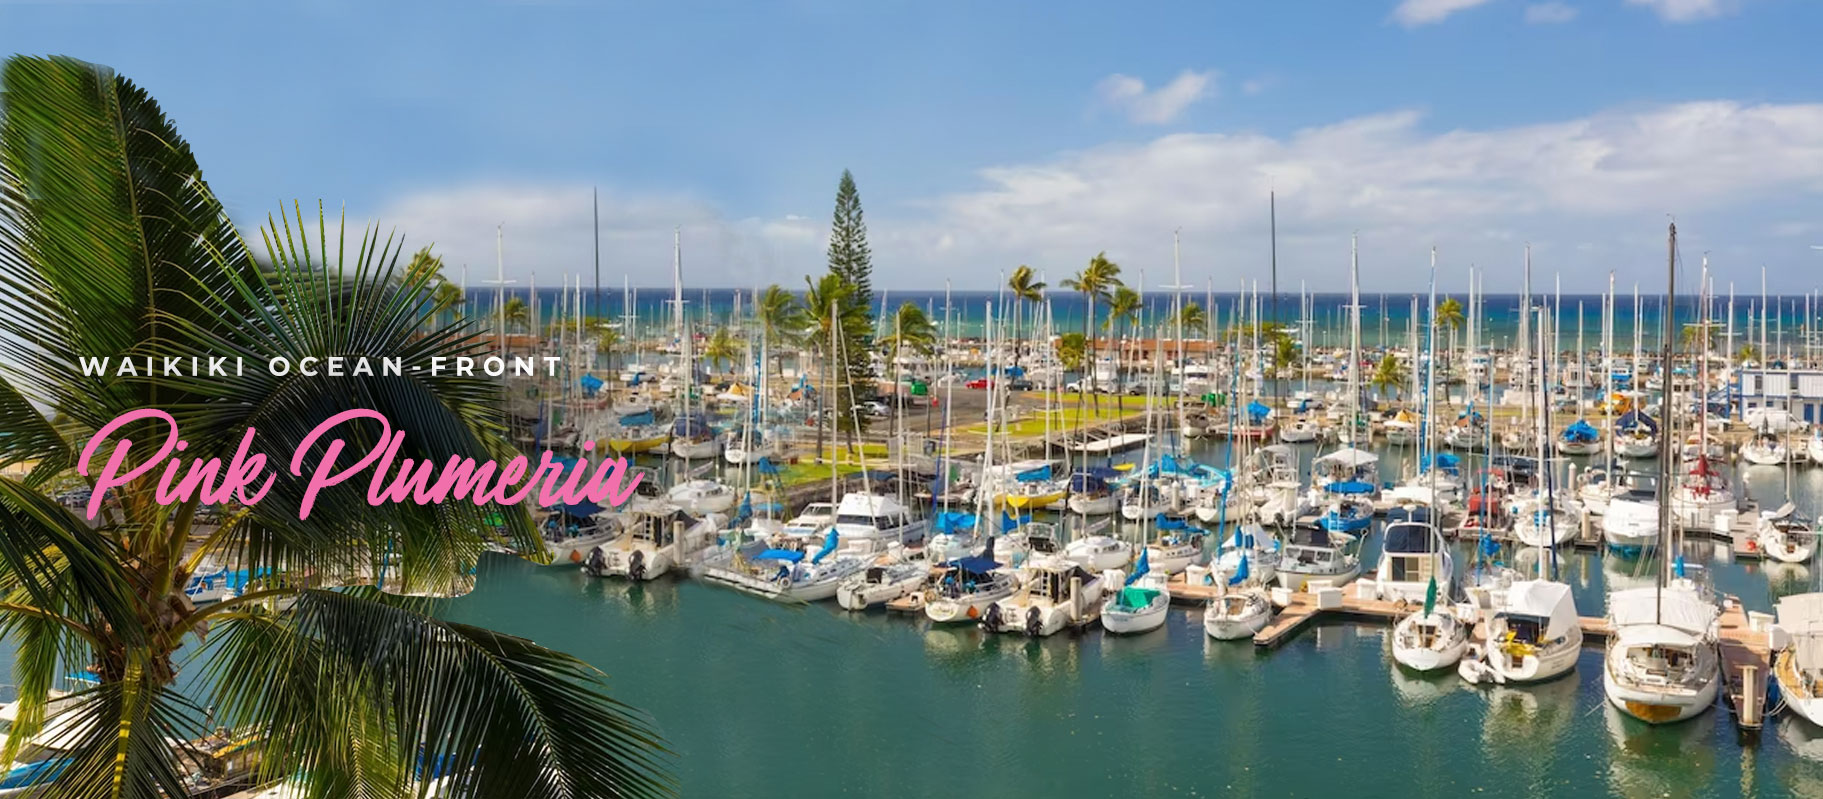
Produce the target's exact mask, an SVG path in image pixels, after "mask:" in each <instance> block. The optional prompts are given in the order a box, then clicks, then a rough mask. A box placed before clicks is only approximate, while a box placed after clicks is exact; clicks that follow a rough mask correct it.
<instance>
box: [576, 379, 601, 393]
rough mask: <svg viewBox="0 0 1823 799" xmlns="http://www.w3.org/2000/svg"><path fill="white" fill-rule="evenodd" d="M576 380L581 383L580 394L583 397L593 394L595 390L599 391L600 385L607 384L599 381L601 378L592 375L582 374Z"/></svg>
mask: <svg viewBox="0 0 1823 799" xmlns="http://www.w3.org/2000/svg"><path fill="white" fill-rule="evenodd" d="M576 382H577V383H579V384H581V385H582V394H583V396H585V397H593V396H595V392H597V391H600V390H601V387H602V386H605V385H607V384H606V383H603V382H601V378H599V377H596V376H594V375H583V376H582V378H581V379H580V380H577V381H576Z"/></svg>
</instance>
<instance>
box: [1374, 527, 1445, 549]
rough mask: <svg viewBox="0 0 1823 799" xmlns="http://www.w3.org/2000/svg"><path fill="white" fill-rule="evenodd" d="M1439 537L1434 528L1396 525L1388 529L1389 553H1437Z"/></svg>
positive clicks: (1387, 546)
mask: <svg viewBox="0 0 1823 799" xmlns="http://www.w3.org/2000/svg"><path fill="white" fill-rule="evenodd" d="M1436 543H1437V536H1436V535H1435V534H1434V531H1433V530H1432V528H1430V527H1429V526H1427V525H1420V524H1395V525H1391V526H1389V527H1387V528H1386V545H1385V547H1384V549H1385V550H1386V551H1387V552H1394V553H1429V552H1434V551H1436Z"/></svg>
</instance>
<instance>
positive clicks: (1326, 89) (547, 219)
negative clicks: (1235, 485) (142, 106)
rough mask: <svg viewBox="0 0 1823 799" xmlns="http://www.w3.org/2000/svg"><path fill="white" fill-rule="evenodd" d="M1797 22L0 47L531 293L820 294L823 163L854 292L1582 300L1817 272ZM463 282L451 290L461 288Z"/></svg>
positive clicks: (568, 29) (504, 32) (1794, 287)
mask: <svg viewBox="0 0 1823 799" xmlns="http://www.w3.org/2000/svg"><path fill="white" fill-rule="evenodd" d="M1816 31H1823V4H1818V3H1814V2H1807V1H1806V0H1562V2H1529V3H1528V2H1516V1H1514V0H1403V1H1402V0H1348V1H1347V2H1340V1H1338V2H1329V3H1220V4H1217V3H1182V4H1174V3H1158V4H1143V5H1134V4H1089V3H928V2H926V3H914V2H881V3H850V2H796V3H766V4H760V3H752V4H736V3H700V4H692V3H662V4H661V3H648V4H599V5H598V4H584V3H563V2H557V3H541V4H511V5H479V4H467V3H462V4H448V6H447V7H446V5H445V4H408V3H377V4H357V3H339V2H322V3H316V2H313V3H274V4H230V3H186V4H178V5H176V6H168V5H164V4H160V5H157V6H154V5H152V4H139V3H103V4H92V5H82V4H77V5H71V4H62V3H57V4H52V3H45V4H37V3H18V2H9V0H0V50H3V51H6V52H27V53H61V54H68V55H73V56H77V57H80V58H84V59H88V60H92V61H98V62H102V63H106V64H109V65H111V66H114V67H115V68H117V69H119V70H121V71H122V72H123V73H125V74H126V75H128V76H129V77H131V78H132V79H134V80H135V81H137V82H139V83H141V84H142V85H144V86H146V87H147V88H148V89H150V90H151V91H152V92H153V94H154V95H155V96H157V97H158V98H159V99H160V101H161V102H162V103H163V104H164V105H165V107H166V109H167V111H168V112H169V113H170V114H171V115H172V116H173V117H174V118H175V119H176V120H177V122H178V125H179V127H180V129H181V130H182V131H183V132H184V133H185V135H186V136H187V137H188V138H189V139H190V141H191V142H192V144H193V145H194V146H195V147H196V149H197V151H198V153H199V156H200V157H201V159H202V162H203V165H204V169H205V172H206V175H207V177H208V178H209V179H210V181H211V183H212V184H213V185H214V187H215V188H216V190H217V192H218V193H219V194H221V195H222V196H223V197H224V199H225V200H226V201H227V202H228V203H229V205H230V207H231V209H232V210H233V211H234V213H235V214H236V215H237V217H238V218H240V219H241V220H243V222H246V223H248V224H257V223H258V221H259V219H260V217H261V215H262V214H264V213H265V212H266V211H267V210H269V209H271V208H273V207H275V206H276V205H277V203H279V202H280V201H288V200H290V199H293V198H298V199H303V200H306V201H310V200H313V199H316V198H322V199H324V200H325V201H327V202H329V203H330V204H331V205H332V206H345V207H346V208H347V210H348V214H349V216H350V217H351V218H352V219H355V220H359V221H361V222H367V221H370V220H379V221H380V222H381V224H383V225H385V226H387V227H389V228H390V227H395V226H396V227H398V228H400V229H402V231H403V232H404V233H405V234H406V235H407V236H408V237H409V238H410V239H411V240H412V241H414V242H431V241H434V242H436V244H437V245H438V248H439V250H441V251H443V252H444V253H445V255H446V257H447V258H448V259H449V260H450V261H452V262H454V263H458V264H463V263H465V264H469V265H470V266H471V269H472V270H474V271H476V272H480V271H487V272H491V271H492V269H493V260H494V235H493V234H494V225H495V224H496V223H498V222H503V221H504V222H505V223H506V256H507V262H508V263H507V266H508V271H509V272H512V273H513V274H515V275H516V276H519V277H521V278H522V279H523V278H529V277H530V276H531V275H532V274H533V273H534V272H535V273H536V274H537V276H538V277H537V279H538V281H539V283H540V284H542V285H553V284H555V283H556V282H557V281H558V280H559V279H560V275H563V274H575V273H580V272H587V271H589V270H590V269H591V267H590V266H589V259H590V230H589V202H590V196H589V192H590V189H591V187H594V186H598V187H600V190H601V192H602V208H603V218H602V224H603V228H604V236H603V264H604V265H603V273H604V280H606V281H608V282H612V283H619V282H620V280H621V276H622V275H623V274H628V275H631V278H630V279H631V280H632V282H633V283H635V284H642V285H658V284H661V283H664V282H667V280H666V277H667V276H668V275H667V274H666V273H667V272H668V266H669V261H670V238H671V237H670V231H671V229H672V228H673V227H674V226H678V227H681V228H682V230H683V239H684V242H685V263H686V270H687V273H688V277H689V280H690V281H691V282H692V283H696V284H699V285H721V286H728V285H732V286H748V285H755V284H760V283H767V282H782V283H785V284H787V285H799V284H801V275H803V274H805V273H806V272H810V271H814V270H820V269H821V268H822V266H821V263H820V261H821V246H822V244H821V243H822V236H823V235H824V226H825V223H826V221H827V217H828V215H829V211H830V206H831V199H832V195H833V190H834V186H835V183H836V179H837V177H838V176H839V174H840V172H841V170H842V169H843V168H845V167H846V168H850V169H852V170H854V172H855V174H856V176H857V179H858V180H859V182H860V187H861V193H862V198H863V201H864V203H865V206H866V208H867V211H868V217H869V221H870V225H871V228H872V231H873V234H874V236H873V238H874V248H875V253H876V259H875V263H876V272H877V277H876V280H877V282H878V283H879V284H881V285H884V286H889V287H903V288H910V287H935V286H938V285H940V284H941V281H942V280H943V279H945V278H949V279H952V280H954V281H955V284H956V285H957V287H959V288H987V287H990V286H992V285H994V284H996V283H997V282H998V278H997V276H998V274H999V273H1001V272H1005V271H1008V270H1010V269H1011V268H1012V267H1013V266H1016V265H1018V264H1020V263H1030V264H1032V265H1033V266H1035V267H1037V268H1039V269H1041V270H1043V271H1044V272H1045V273H1046V275H1047V277H1049V278H1050V279H1051V280H1052V282H1056V281H1057V280H1059V279H1061V278H1062V277H1063V276H1065V275H1067V274H1068V273H1070V272H1073V271H1074V270H1075V269H1077V268H1080V266H1081V264H1082V263H1083V262H1084V261H1086V260H1087V258H1088V257H1089V256H1091V255H1093V254H1094V253H1095V252H1096V251H1097V250H1101V249H1106V250H1108V251H1109V253H1110V255H1111V256H1112V257H1115V258H1116V260H1118V261H1120V262H1122V263H1123V264H1125V265H1126V267H1127V271H1128V276H1129V278H1131V279H1132V280H1137V279H1138V271H1139V270H1140V269H1145V270H1146V272H1147V275H1146V282H1147V283H1149V284H1151V285H1154V286H1156V285H1160V284H1163V283H1166V282H1168V277H1169V270H1170V268H1171V252H1172V242H1171V236H1172V231H1173V230H1174V229H1181V236H1182V240H1183V245H1182V246H1183V250H1182V252H1183V263H1184V273H1185V280H1186V282H1187V283H1195V284H1199V285H1200V284H1203V283H1205V282H1206V281H1212V282H1214V284H1215V285H1216V287H1217V288H1219V289H1231V288H1234V287H1236V286H1238V285H1239V284H1240V283H1241V281H1243V280H1246V279H1251V278H1256V277H1257V278H1260V279H1263V278H1264V276H1265V265H1266V252H1267V245H1268V241H1267V236H1266V196H1265V195H1266V192H1267V190H1268V189H1269V188H1275V187H1276V188H1277V190H1278V192H1279V232H1280V238H1279V248H1280V249H1279V251H1280V264H1281V276H1282V282H1284V283H1287V284H1290V285H1295V284H1296V283H1297V282H1298V281H1300V280H1303V281H1306V282H1308V283H1309V284H1310V285H1312V286H1319V287H1322V288H1325V289H1333V288H1336V287H1337V286H1338V285H1340V284H1341V283H1342V282H1343V281H1345V280H1346V278H1347V268H1348V238H1349V236H1350V234H1351V233H1355V232H1357V231H1358V232H1359V235H1360V237H1361V251H1362V275H1363V284H1364V290H1369V291H1380V290H1406V289H1411V288H1416V287H1418V286H1420V285H1422V281H1423V279H1424V275H1425V263H1426V261H1425V259H1426V257H1427V253H1428V250H1429V248H1430V246H1431V245H1432V244H1433V243H1434V244H1436V245H1437V246H1438V247H1439V252H1440V255H1439V258H1440V264H1441V266H1442V270H1443V280H1444V282H1445V284H1446V285H1450V284H1452V283H1453V284H1454V285H1456V286H1460V285H1465V284H1466V277H1465V269H1466V267H1467V266H1468V265H1469V264H1471V263H1475V264H1479V265H1481V266H1482V267H1483V268H1485V269H1486V270H1487V271H1488V275H1487V286H1488V288H1489V289H1490V290H1510V289H1512V288H1516V287H1517V277H1516V275H1517V272H1518V270H1517V267H1518V265H1519V263H1520V261H1521V257H1522V255H1521V253H1522V251H1523V246H1524V244H1525V243H1526V242H1531V243H1532V244H1533V246H1534V263H1535V269H1536V270H1537V271H1536V273H1537V275H1538V277H1537V279H1538V280H1541V281H1546V282H1548V281H1549V280H1551V279H1552V275H1553V274H1561V275H1563V276H1564V281H1565V288H1566V289H1569V290H1593V289H1597V288H1599V287H1600V286H1602V285H1605V282H1606V273H1607V272H1608V271H1609V270H1615V271H1616V272H1617V273H1618V274H1619V280H1620V281H1621V282H1622V283H1623V284H1624V285H1630V284H1631V282H1632V281H1634V280H1644V281H1648V285H1656V282H1657V281H1658V280H1660V279H1661V278H1659V277H1658V275H1659V274H1661V269H1662V267H1661V266H1660V264H1662V252H1663V245H1662V240H1663V233H1664V222H1665V220H1666V214H1667V213H1675V214H1676V216H1677V219H1678V220H1679V225H1680V229H1681V230H1682V231H1683V234H1684V241H1685V246H1684V254H1685V256H1686V258H1687V259H1688V260H1689V261H1690V263H1691V264H1692V265H1694V264H1695V263H1696V260H1697V258H1698V257H1699V255H1700V253H1701V252H1704V251H1709V252H1711V253H1712V258H1713V259H1714V261H1715V266H1716V270H1717V273H1718V274H1719V275H1720V276H1721V279H1722V280H1723V281H1726V280H1730V279H1732V280H1735V281H1737V283H1738V284H1739V285H1740V286H1741V287H1742V288H1743V290H1744V289H1745V288H1746V286H1747V285H1748V284H1752V287H1753V288H1754V289H1755V290H1757V288H1758V279H1759V268H1760V267H1761V266H1762V265H1764V266H1766V267H1768V268H1769V270H1770V271H1771V272H1772V274H1773V278H1772V279H1773V284H1774V288H1775V289H1784V290H1789V291H1803V290H1808V289H1810V288H1812V287H1813V286H1814V285H1815V284H1816V282H1817V281H1815V280H1813V279H1812V278H1811V277H1810V276H1811V275H1816V274H1819V273H1820V272H1819V267H1820V266H1823V253H1818V252H1815V251H1812V250H1810V249H1809V247H1808V245H1809V244H1810V243H1813V242H1823V197H1820V195H1823V97H1820V96H1819V94H1823V83H1819V82H1818V80H1817V75H1818V74H1819V67H1820V66H1823V57H1819V56H1818V55H1817V54H1816V53H1817V51H1816V49H1815V48H1816V43H1815V41H1814V33H1815V32H1816ZM479 277H480V275H479V274H476V275H475V279H479Z"/></svg>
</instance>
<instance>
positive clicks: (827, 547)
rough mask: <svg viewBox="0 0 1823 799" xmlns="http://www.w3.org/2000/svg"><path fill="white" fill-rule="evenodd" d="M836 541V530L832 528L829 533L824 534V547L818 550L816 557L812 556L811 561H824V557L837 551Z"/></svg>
mask: <svg viewBox="0 0 1823 799" xmlns="http://www.w3.org/2000/svg"><path fill="white" fill-rule="evenodd" d="M836 543H837V537H836V531H834V530H830V531H829V535H827V536H824V538H823V548H822V549H819V550H817V554H816V557H813V558H811V559H810V562H811V563H822V562H823V559H824V558H827V557H829V553H831V552H834V551H836Z"/></svg>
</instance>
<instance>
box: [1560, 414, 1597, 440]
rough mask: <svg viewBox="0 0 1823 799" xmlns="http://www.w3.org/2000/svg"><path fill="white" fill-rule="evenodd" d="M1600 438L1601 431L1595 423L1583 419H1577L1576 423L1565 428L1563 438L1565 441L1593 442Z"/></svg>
mask: <svg viewBox="0 0 1823 799" xmlns="http://www.w3.org/2000/svg"><path fill="white" fill-rule="evenodd" d="M1599 438H1601V431H1599V430H1596V429H1595V426H1594V425H1591V424H1589V423H1588V422H1585V421H1583V420H1581V419H1577V420H1576V422H1575V423H1573V424H1571V425H1570V426H1569V427H1566V428H1564V431H1563V440H1565V441H1573V442H1576V443H1581V444H1591V443H1594V442H1595V441H1596V440H1597V439H1599Z"/></svg>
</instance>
